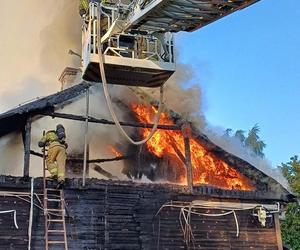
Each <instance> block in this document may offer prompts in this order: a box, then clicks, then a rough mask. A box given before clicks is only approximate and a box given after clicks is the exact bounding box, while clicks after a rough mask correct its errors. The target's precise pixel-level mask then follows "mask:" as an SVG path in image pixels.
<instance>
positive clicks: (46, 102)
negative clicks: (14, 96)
mask: <svg viewBox="0 0 300 250" xmlns="http://www.w3.org/2000/svg"><path fill="white" fill-rule="evenodd" d="M90 86H91V84H90V83H86V82H83V83H80V84H78V85H75V86H73V87H71V88H68V89H65V90H63V91H60V92H58V93H56V94H53V95H49V96H46V97H43V98H39V99H36V100H34V101H31V102H29V103H26V104H23V105H19V106H18V107H16V108H13V109H11V110H8V111H7V112H4V113H2V114H0V137H2V136H4V135H6V134H8V133H11V132H14V131H16V130H22V129H23V127H24V126H25V124H26V121H27V118H28V117H29V116H36V115H39V114H41V112H45V111H53V110H54V109H55V108H57V107H58V106H60V107H61V106H62V105H65V104H67V103H69V102H70V101H72V100H73V99H74V98H76V97H78V96H79V95H81V94H82V93H84V92H85V91H86V89H88V88H89V87H90Z"/></svg>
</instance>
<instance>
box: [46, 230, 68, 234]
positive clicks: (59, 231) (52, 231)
mask: <svg viewBox="0 0 300 250" xmlns="http://www.w3.org/2000/svg"><path fill="white" fill-rule="evenodd" d="M64 232H65V231H64V230H48V233H54V234H55V233H64Z"/></svg>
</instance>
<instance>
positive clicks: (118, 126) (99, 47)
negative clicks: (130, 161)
mask: <svg viewBox="0 0 300 250" xmlns="http://www.w3.org/2000/svg"><path fill="white" fill-rule="evenodd" d="M100 11H101V8H100V7H99V11H98V36H97V37H98V55H99V69H100V75H101V80H102V85H103V90H104V95H105V99H106V103H107V106H108V109H109V112H110V115H111V117H112V119H113V121H114V122H115V124H116V127H117V129H118V130H119V132H120V133H121V134H122V135H123V136H124V137H125V139H126V140H127V141H128V142H130V143H132V144H134V145H141V144H144V143H146V142H147V141H148V140H150V139H151V137H152V136H153V135H154V133H155V132H156V130H157V126H158V123H159V119H160V115H161V113H162V109H163V87H162V86H161V87H160V99H159V105H158V111H157V114H156V115H155V118H154V125H153V127H152V130H151V132H150V134H149V135H148V136H147V137H146V138H145V139H143V140H142V141H134V140H132V139H131V137H130V136H129V135H128V134H127V133H126V131H125V130H124V129H123V128H122V126H121V124H120V122H119V119H118V117H117V115H116V113H115V111H114V109H113V104H112V101H111V97H110V95H109V92H108V87H107V81H106V75H105V69H104V63H103V55H102V50H101V34H100V33H101V32H100Z"/></svg>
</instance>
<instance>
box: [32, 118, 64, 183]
mask: <svg viewBox="0 0 300 250" xmlns="http://www.w3.org/2000/svg"><path fill="white" fill-rule="evenodd" d="M65 138H66V135H65V129H64V127H63V126H62V125H61V124H59V125H57V127H56V130H50V131H47V133H46V134H45V135H44V136H43V137H42V139H41V140H40V141H39V143H38V146H39V147H47V148H48V154H47V156H46V165H47V169H48V171H49V172H50V174H51V177H52V178H53V179H57V181H58V185H57V187H58V188H59V187H62V186H63V184H64V181H65V166H66V159H67V154H66V148H67V144H66V142H65Z"/></svg>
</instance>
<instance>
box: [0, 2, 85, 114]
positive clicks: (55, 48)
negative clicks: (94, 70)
mask: <svg viewBox="0 0 300 250" xmlns="http://www.w3.org/2000/svg"><path fill="white" fill-rule="evenodd" d="M77 11H78V2H77V1H74V0H64V1H59V0H55V1H54V0H45V1H40V0H26V1H19V0H11V1H2V2H1V8H0V16H1V25H0V33H1V34H2V36H1V39H0V55H1V57H0V67H1V74H0V83H1V85H0V112H3V111H5V110H6V109H8V108H11V107H12V106H15V105H17V104H19V103H21V102H24V101H27V100H30V99H33V98H35V97H37V96H41V95H43V96H44V95H48V94H49V93H53V92H55V91H57V90H59V83H58V78H59V75H60V74H61V72H62V71H63V69H64V68H65V67H66V66H75V67H76V66H79V63H80V62H79V59H76V58H74V57H71V56H70V55H68V50H69V49H73V50H76V51H80V41H81V35H80V32H81V30H80V25H81V24H80V17H79V15H78V14H77Z"/></svg>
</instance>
